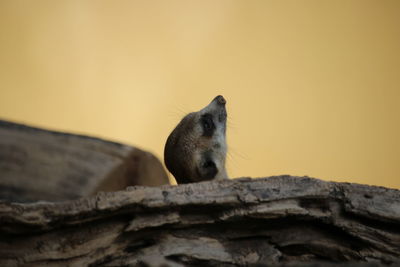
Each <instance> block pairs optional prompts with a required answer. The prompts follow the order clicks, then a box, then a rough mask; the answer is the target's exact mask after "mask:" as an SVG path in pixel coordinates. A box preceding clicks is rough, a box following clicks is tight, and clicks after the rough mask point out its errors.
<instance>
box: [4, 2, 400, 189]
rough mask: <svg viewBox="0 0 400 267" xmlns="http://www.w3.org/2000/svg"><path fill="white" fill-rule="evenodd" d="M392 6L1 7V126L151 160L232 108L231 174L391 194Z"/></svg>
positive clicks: (399, 23) (398, 57) (396, 59)
mask: <svg viewBox="0 0 400 267" xmlns="http://www.w3.org/2000/svg"><path fill="white" fill-rule="evenodd" d="M399 14H400V1H396V0H393V1H384V0H379V1H378V0H376V1H361V0H360V1H353V0H350V1H348V0H343V1H341V0H338V1H321V0H315V1H298V0H293V1H280V0H276V1H267V0H262V1H233V0H228V1H222V0H212V1H82V0H76V1H75V0H70V1H61V0H60V1H54V0H48V1H41V0H36V1H21V0H2V1H0V117H1V118H3V119H8V120H14V121H17V122H23V123H29V124H32V125H35V126H40V127H46V128H50V129H56V130H62V131H70V132H75V133H82V134H89V135H94V136H99V137H103V138H108V139H112V140H116V141H120V142H124V143H128V144H131V145H136V146H139V147H141V148H144V149H146V150H149V151H152V152H154V153H155V154H156V155H158V156H159V157H160V158H161V159H162V154H163V146H164V143H165V140H166V138H167V136H168V134H169V132H170V131H171V130H172V128H173V127H174V126H175V125H176V124H177V123H178V121H179V120H180V119H181V117H182V116H183V115H184V114H185V113H187V112H190V111H194V110H198V109H200V108H202V107H203V106H205V105H206V104H208V103H209V102H210V101H211V99H212V98H213V97H215V96H216V95H218V94H222V95H224V96H225V98H226V99H227V101H228V104H227V105H228V106H227V108H228V114H229V120H230V123H229V128H228V132H227V133H228V144H229V146H230V155H229V158H228V172H229V174H230V176H231V177H240V176H253V177H259V176H269V175H276V174H291V175H300V176H302V175H309V176H312V177H318V178H322V179H326V180H335V181H349V182H358V183H365V184H375V185H383V186H389V187H395V188H400V177H399V173H400V160H399V156H400V138H399V136H400V126H399V124H400V93H399V89H400V52H399V51H400V15H399Z"/></svg>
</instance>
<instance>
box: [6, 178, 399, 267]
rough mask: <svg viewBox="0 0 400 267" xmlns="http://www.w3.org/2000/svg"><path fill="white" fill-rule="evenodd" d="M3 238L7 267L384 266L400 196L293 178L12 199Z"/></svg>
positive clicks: (394, 243) (394, 255)
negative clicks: (30, 200)
mask: <svg viewBox="0 0 400 267" xmlns="http://www.w3.org/2000/svg"><path fill="white" fill-rule="evenodd" d="M0 233H1V236H2V238H1V239H0V265H2V266H4V265H6V266H15V265H23V264H29V265H37V266H65V265H92V266H97V265H103V266H120V265H130V266H137V265H140V264H142V266H163V265H162V264H167V265H164V266H186V265H189V266H195V265H198V266H234V265H251V264H265V266H266V265H271V264H282V263H293V262H295V263H299V262H315V261H329V262H349V261H350V262H353V261H356V262H370V263H368V264H367V265H366V266H378V265H380V264H390V263H394V262H397V261H398V259H399V256H400V192H399V191H398V190H394V189H387V188H382V187H374V186H365V185H358V184H346V183H334V182H324V181H321V180H317V179H312V178H307V177H291V176H279V177H270V178H263V179H254V180H253V179H236V180H223V181H215V182H203V183H197V184H188V185H180V186H161V187H141V186H135V187H130V188H128V189H127V190H125V191H119V192H110V193H100V194H98V195H97V196H94V197H89V198H83V199H79V200H75V201H68V202H59V203H49V202H43V203H32V204H17V203H2V204H1V205H0ZM371 262H372V263H375V264H371ZM254 266H256V265H254ZM312 266H317V265H312ZM349 266H350V265H349ZM357 266H358V265H357Z"/></svg>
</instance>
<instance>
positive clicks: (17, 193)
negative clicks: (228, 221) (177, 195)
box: [0, 121, 169, 202]
mask: <svg viewBox="0 0 400 267" xmlns="http://www.w3.org/2000/svg"><path fill="white" fill-rule="evenodd" d="M0 177H1V179H0V199H7V200H12V201H17V202H30V201H37V200H48V201H63V200H70V199H77V198H80V197H83V196H87V195H90V194H93V193H95V192H97V191H116V190H121V189H125V188H126V187H127V186H130V185H148V186H157V185H162V184H168V183H169V181H168V176H167V174H166V172H165V171H164V168H163V166H162V164H161V163H160V161H159V160H158V159H157V158H156V157H155V156H153V155H152V154H150V153H148V152H145V151H142V150H140V149H137V148H134V147H131V146H127V145H123V144H119V143H115V142H109V141H105V140H101V139H98V138H93V137H88V136H81V135H74V134H67V133H61V132H55V131H47V130H42V129H38V128H33V127H29V126H25V125H21V124H16V123H11V122H7V121H0Z"/></svg>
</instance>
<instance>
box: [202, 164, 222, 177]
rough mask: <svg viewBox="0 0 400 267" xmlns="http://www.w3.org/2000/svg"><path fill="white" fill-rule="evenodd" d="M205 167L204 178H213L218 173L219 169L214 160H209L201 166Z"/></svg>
mask: <svg viewBox="0 0 400 267" xmlns="http://www.w3.org/2000/svg"><path fill="white" fill-rule="evenodd" d="M201 167H202V168H203V173H204V175H203V176H204V178H205V179H212V178H214V177H215V175H217V173H218V169H217V166H216V165H215V162H214V161H212V160H207V161H205V162H204V163H203V165H202V166H201Z"/></svg>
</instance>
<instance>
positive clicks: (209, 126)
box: [200, 113, 215, 136]
mask: <svg viewBox="0 0 400 267" xmlns="http://www.w3.org/2000/svg"><path fill="white" fill-rule="evenodd" d="M200 121H201V125H202V127H203V135H204V136H212V135H213V133H214V129H215V125H214V122H213V119H212V115H211V114H208V113H207V114H204V115H203V116H201V120H200Z"/></svg>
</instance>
